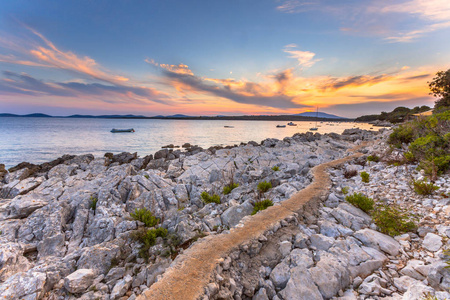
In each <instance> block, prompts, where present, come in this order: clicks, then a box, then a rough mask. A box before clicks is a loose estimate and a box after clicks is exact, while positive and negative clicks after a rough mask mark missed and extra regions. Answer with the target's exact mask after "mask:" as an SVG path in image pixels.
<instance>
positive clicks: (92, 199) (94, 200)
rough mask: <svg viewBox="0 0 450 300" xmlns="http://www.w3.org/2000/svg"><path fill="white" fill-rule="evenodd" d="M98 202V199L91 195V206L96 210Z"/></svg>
mask: <svg viewBox="0 0 450 300" xmlns="http://www.w3.org/2000/svg"><path fill="white" fill-rule="evenodd" d="M97 202H98V199H97V198H95V197H93V196H91V203H90V204H89V208H90V209H92V210H93V211H95V210H96V209H97Z"/></svg>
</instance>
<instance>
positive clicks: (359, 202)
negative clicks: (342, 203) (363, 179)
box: [345, 193, 375, 213]
mask: <svg viewBox="0 0 450 300" xmlns="http://www.w3.org/2000/svg"><path fill="white" fill-rule="evenodd" d="M345 200H346V201H347V202H349V203H350V204H352V205H353V206H356V207H358V208H360V209H361V210H363V211H365V212H366V213H367V212H369V211H371V210H372V209H373V207H374V205H375V202H374V201H373V199H372V198H369V197H367V196H366V195H364V194H362V193H354V194H353V195H350V196H346V197H345Z"/></svg>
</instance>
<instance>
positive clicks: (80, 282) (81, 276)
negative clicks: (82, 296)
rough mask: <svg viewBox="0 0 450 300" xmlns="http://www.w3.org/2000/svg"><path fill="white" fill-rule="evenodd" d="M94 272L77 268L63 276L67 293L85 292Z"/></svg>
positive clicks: (92, 279)
mask: <svg viewBox="0 0 450 300" xmlns="http://www.w3.org/2000/svg"><path fill="white" fill-rule="evenodd" d="M94 277H95V273H94V271H93V270H91V269H78V270H76V271H75V272H73V273H72V274H70V275H68V276H66V278H64V287H65V288H66V290H67V291H68V292H69V293H72V294H79V293H82V292H85V291H86V289H87V288H88V287H90V286H91V284H92V282H93V281H94Z"/></svg>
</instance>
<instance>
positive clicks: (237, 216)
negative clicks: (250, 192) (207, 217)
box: [221, 201, 253, 228]
mask: <svg viewBox="0 0 450 300" xmlns="http://www.w3.org/2000/svg"><path fill="white" fill-rule="evenodd" d="M252 211H253V205H252V204H251V203H250V201H245V202H244V203H242V204H241V205H236V206H232V207H230V208H228V209H227V210H226V211H224V213H223V214H222V216H221V218H222V223H223V224H225V225H227V226H229V227H230V228H231V227H234V226H236V225H237V224H238V223H239V221H240V220H241V219H242V218H243V217H245V216H248V215H250V214H251V213H252Z"/></svg>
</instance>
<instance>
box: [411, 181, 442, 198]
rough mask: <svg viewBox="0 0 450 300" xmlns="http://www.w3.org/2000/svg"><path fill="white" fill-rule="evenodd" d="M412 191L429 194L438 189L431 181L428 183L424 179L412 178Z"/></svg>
mask: <svg viewBox="0 0 450 300" xmlns="http://www.w3.org/2000/svg"><path fill="white" fill-rule="evenodd" d="M412 184H413V186H414V191H415V192H416V193H417V194H419V195H424V196H425V195H431V194H432V193H433V192H434V191H436V190H438V189H439V187H438V186H436V185H434V184H433V183H431V182H430V183H428V182H426V181H425V180H413V182H412Z"/></svg>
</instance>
